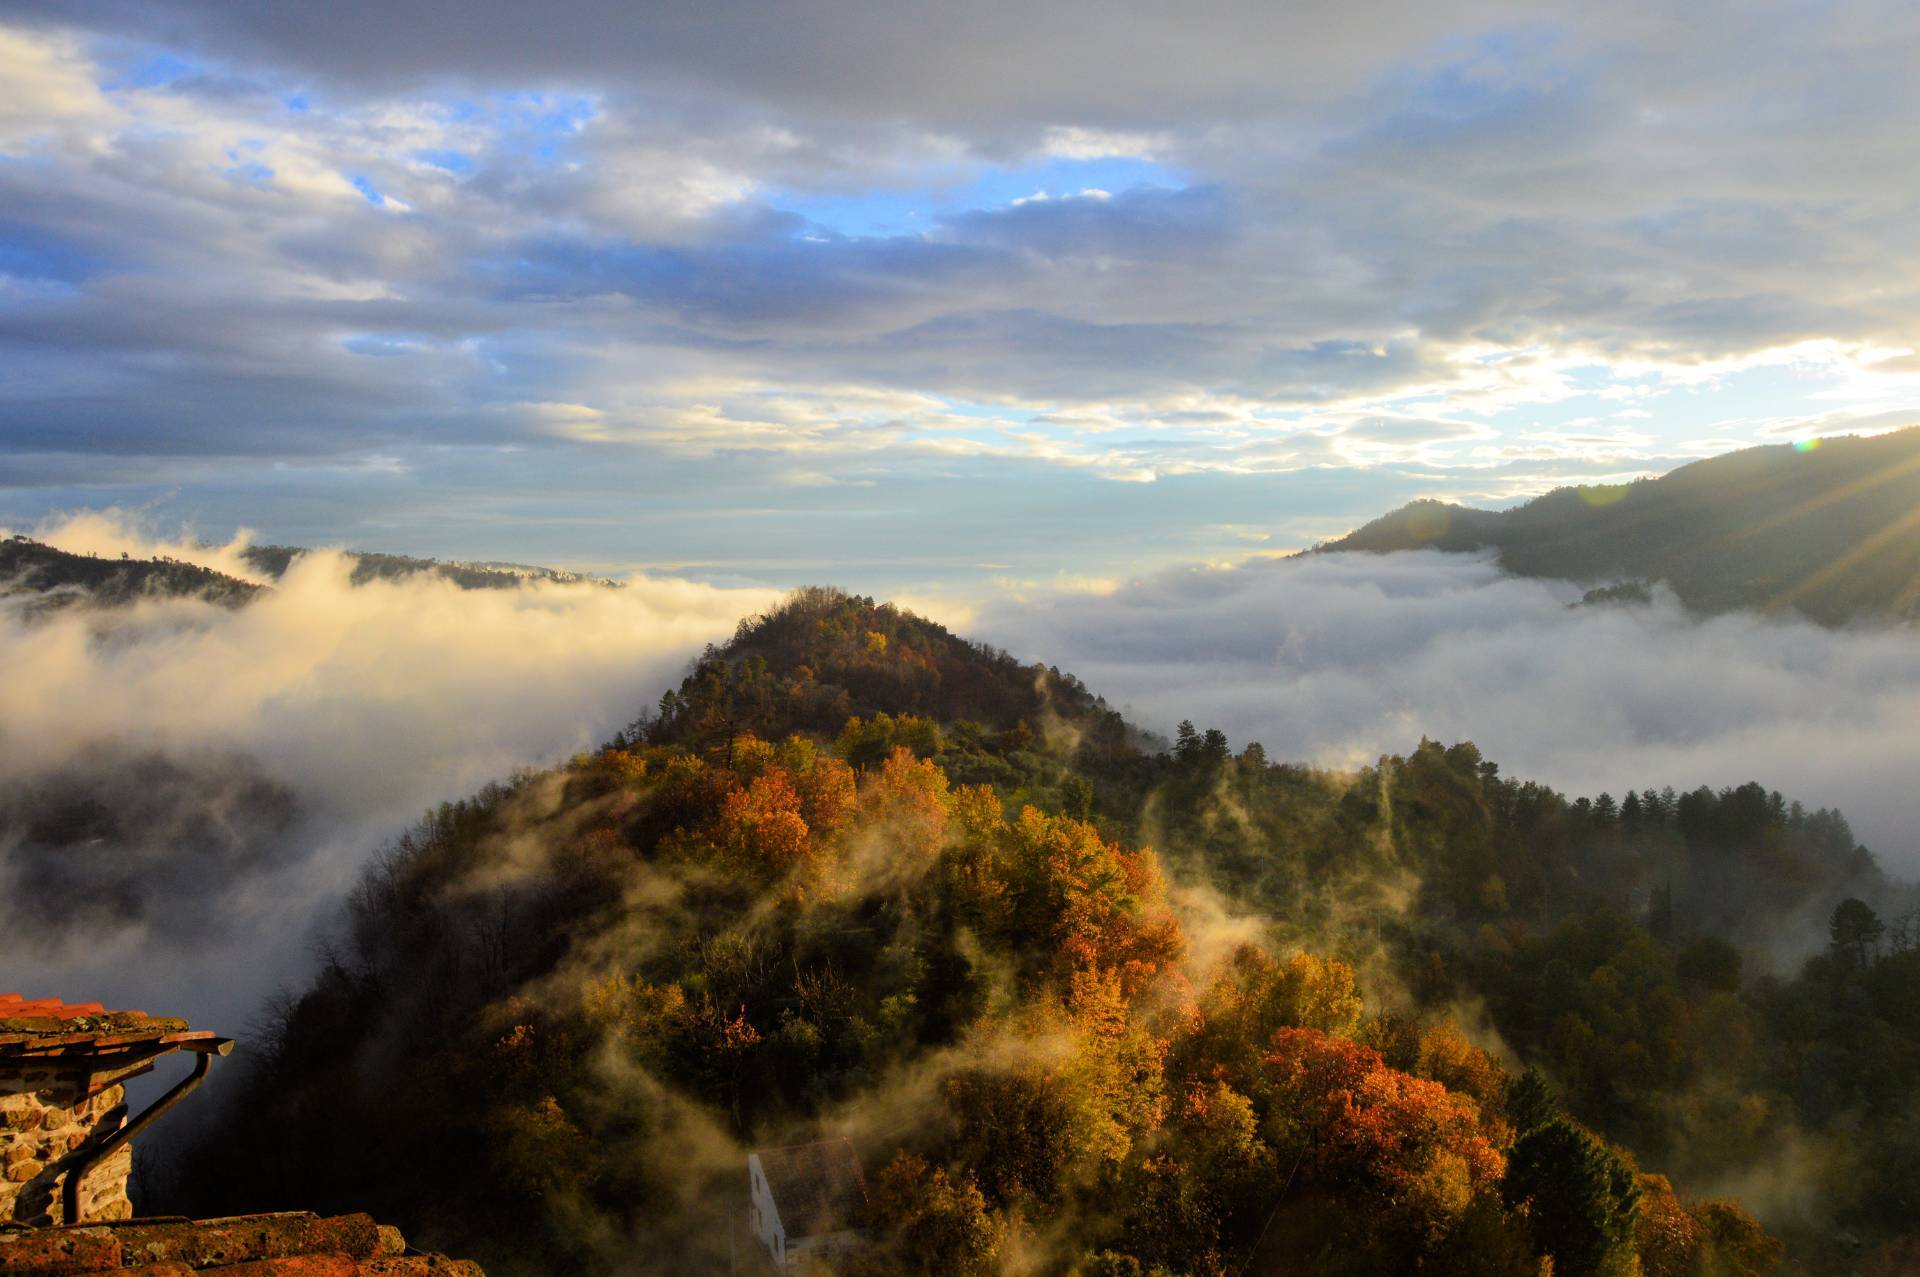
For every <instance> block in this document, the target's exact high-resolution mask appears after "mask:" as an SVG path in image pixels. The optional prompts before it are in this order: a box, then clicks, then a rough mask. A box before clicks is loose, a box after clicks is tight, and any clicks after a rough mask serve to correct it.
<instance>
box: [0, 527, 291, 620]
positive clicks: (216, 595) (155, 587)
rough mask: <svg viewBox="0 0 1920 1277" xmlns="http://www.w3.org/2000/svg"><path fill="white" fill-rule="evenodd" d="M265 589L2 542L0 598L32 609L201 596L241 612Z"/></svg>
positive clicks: (151, 564)
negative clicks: (14, 599)
mask: <svg viewBox="0 0 1920 1277" xmlns="http://www.w3.org/2000/svg"><path fill="white" fill-rule="evenodd" d="M260 589H261V587H260V586H257V585H254V584H253V583H252V582H249V581H241V580H237V579H236V578H234V577H230V576H227V575H225V574H224V573H220V572H215V571H214V570H213V569H211V568H203V567H200V566H199V565H198V564H193V563H183V562H181V561H180V560H178V559H130V558H127V557H125V556H122V557H120V558H115V559H102V558H98V557H96V556H94V555H91V554H70V553H68V552H67V551H65V550H56V549H54V548H53V547H52V546H50V545H42V544H41V543H40V542H38V541H34V540H31V539H29V538H27V537H24V536H12V537H7V538H6V539H4V540H0V598H3V597H12V596H17V597H22V598H24V599H25V601H26V602H27V604H28V606H29V607H30V608H33V609H45V608H58V607H69V606H72V605H74V604H77V603H87V604H90V605H93V606H98V607H115V606H118V605H121V604H126V603H132V602H135V601H137V600H139V599H143V598H176V597H197V598H204V599H206V600H208V601H209V602H212V603H218V604H221V605H222V606H225V607H238V606H240V605H241V604H243V603H245V602H247V601H248V600H249V599H251V598H253V597H254V595H256V594H258V593H259V592H260Z"/></svg>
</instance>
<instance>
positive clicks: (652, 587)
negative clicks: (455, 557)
mask: <svg viewBox="0 0 1920 1277" xmlns="http://www.w3.org/2000/svg"><path fill="white" fill-rule="evenodd" d="M116 529H117V531H116ZM51 539H53V540H55V541H57V542H60V543H63V544H67V545H71V546H76V547H88V548H93V549H97V550H98V551H99V552H101V553H103V554H104V555H106V556H108V557H117V555H118V553H119V551H120V550H121V549H123V548H124V549H128V550H131V551H133V552H135V553H142V552H146V553H151V552H154V551H166V550H172V551H180V552H182V554H177V555H176V557H183V556H184V554H185V553H186V552H188V551H190V549H191V547H190V546H189V545H186V544H182V543H172V544H156V543H153V542H150V541H146V540H145V539H144V538H143V537H141V536H140V535H139V534H138V533H137V532H135V531H133V530H132V529H131V528H129V527H128V526H127V525H126V524H125V523H124V522H117V521H115V520H113V519H111V518H107V517H90V518H86V519H82V520H76V521H75V522H74V523H73V524H70V525H69V526H68V528H67V529H65V530H61V529H55V530H53V532H52V538H51ZM238 548H239V543H238V542H236V543H234V544H231V545H228V546H224V547H219V548H217V549H211V550H208V549H206V548H204V547H203V548H201V549H200V551H199V552H198V553H196V554H194V555H193V557H196V558H199V559H200V560H201V561H203V562H207V563H209V564H210V565H212V566H219V567H225V568H231V567H232V566H233V565H234V561H235V560H234V556H235V554H236V552H237V550H238ZM351 568H352V565H351V563H350V561H348V560H346V559H344V558H343V557H341V556H340V555H337V554H332V553H326V552H320V553H315V554H311V555H308V556H306V557H304V558H301V559H299V560H296V562H295V563H294V565H293V567H292V569H291V570H290V571H289V572H288V574H287V575H286V577H285V579H284V580H283V581H282V582H281V583H280V584H279V586H278V587H277V588H276V589H275V590H273V591H272V592H271V593H269V594H267V595H264V596H262V597H260V598H259V599H257V600H256V601H255V602H253V603H251V604H249V605H247V606H246V607H243V608H240V609H238V610H231V611H230V610H226V609H222V608H219V607H215V606H213V605H210V604H205V603H200V602H197V601H190V600H177V599H176V600H169V601H154V602H148V603H142V604H139V605H137V606H134V607H131V608H126V609H120V610H115V611H111V612H98V611H82V610H69V611H64V612H59V613H55V614H53V615H50V616H45V617H42V618H39V619H32V620H30V619H28V618H27V617H26V616H25V615H24V614H23V613H22V612H21V611H20V609H19V608H18V607H17V606H7V607H5V608H3V609H0V663H4V665H5V668H6V669H7V671H8V674H7V678H6V679H5V680H3V681H0V782H5V783H14V782H21V781H33V780H34V779H35V778H44V777H48V776H54V775H57V774H59V773H61V772H62V771H63V769H66V768H69V767H72V766H77V765H83V764H84V763H85V762H86V760H87V759H89V758H92V757H95V756H97V754H98V751H100V750H101V749H103V748H108V749H112V750H115V751H121V752H122V753H125V754H128V755H132V756H139V755H145V754H157V755H159V756H161V757H164V758H168V759H174V760H180V761H181V763H182V765H184V766H188V767H194V768H197V767H204V766H207V765H208V764H207V763H206V761H205V760H208V759H220V758H230V757H238V758H240V759H243V760H249V761H250V762H251V764H253V765H255V766H257V768H258V769H259V770H260V772H261V773H262V774H263V775H265V776H266V777H267V778H269V779H270V780H272V781H275V782H278V783H280V784H282V785H284V786H286V787H287V788H288V789H289V790H290V791H291V792H292V793H293V794H294V795H295V796H296V797H297V799H298V801H299V804H300V808H301V815H300V818H299V820H298V822H297V823H296V824H295V825H294V826H293V828H292V829H291V830H290V831H288V833H287V834H286V835H285V837H286V839H287V840H288V844H289V845H287V846H285V847H281V848H278V849H276V850H275V851H274V853H273V854H272V855H270V856H265V857H264V859H265V863H264V864H263V866H262V867H261V869H260V870H259V872H258V873H257V874H255V875H253V876H244V875H243V876H241V877H239V878H237V879H236V880H234V881H232V882H230V883H228V884H227V887H226V890H225V891H223V892H216V893H214V898H210V899H199V900H193V901H186V902H182V903H181V904H180V906H179V907H178V909H176V910H172V911H170V912H169V914H168V916H164V917H152V918H141V919H136V920H134V921H132V922H131V923H130V924H129V925H127V926H126V927H125V928H124V929H122V930H121V931H120V932H119V933H118V934H113V933H111V932H110V931H108V930H106V929H104V928H103V929H96V930H93V931H90V932H89V933H88V934H87V936H86V939H85V943H84V944H79V945H74V946H55V947H52V948H48V947H46V946H45V945H44V944H43V943H42V942H40V941H37V940H35V939H34V938H32V937H27V936H21V935H14V936H11V937H6V936H0V966H4V967H5V969H6V970H7V971H8V973H9V975H10V977H11V978H12V979H14V980H15V981H17V982H20V983H24V984H28V985H31V986H33V987H37V988H42V987H43V988H50V989H85V990H87V991H88V994H89V996H93V997H104V998H107V999H109V1000H112V1001H114V1002H116V1003H117V1004H120V1005H133V1006H147V1005H149V1004H152V1003H163V1004H164V1005H158V1006H155V1007H154V1009H155V1010H164V1011H168V1012H178V1013H183V1014H189V1015H198V1016H206V1017H212V1018H213V1020H214V1022H215V1026H216V1027H222V1028H227V1029H229V1030H233V1029H238V1028H241V1027H243V1026H244V1024H245V1023H246V1019H247V1017H249V1016H250V1015H251V1014H252V1012H253V1010H254V1008H255V1006H256V1004H257V1001H258V998H259V996H260V995H261V994H263V993H264V992H266V991H267V990H268V989H269V988H270V987H271V984H272V982H273V981H275V980H277V979H283V978H291V977H292V976H293V975H295V974H297V973H298V971H299V970H300V969H302V968H303V967H304V966H305V965H306V963H307V961H308V955H307V953H306V951H305V949H304V945H305V944H306V943H307V940H308V937H309V934H310V931H311V929H312V927H313V926H314V925H315V924H316V923H317V922H319V921H322V920H324V918H325V905H326V904H327V902H329V901H331V900H334V899H337V898H338V895H339V893H340V892H341V891H342V890H343V889H344V888H345V887H347V886H348V885H349V884H350V883H351V882H352V881H353V880H354V879H355V878H356V877H357V875H358V873H359V871H360V869H361V867H362V866H363V865H364V864H365V863H366V861H367V859H368V857H369V856H370V855H371V854H372V853H373V852H374V851H375V850H377V849H378V848H379V847H380V846H381V845H382V844H383V843H385V842H386V841H387V840H389V839H390V838H392V837H393V836H394V835H396V834H397V833H398V832H400V831H401V830H402V829H403V828H405V827H406V826H407V825H408V824H410V823H411V822H412V821H414V820H416V819H418V817H419V816H420V814H421V813H422V812H423V811H425V810H427V809H428V808H429V807H431V806H433V805H435V804H437V803H440V802H443V801H449V800H453V799H458V798H461V797H464V796H466V795H468V794H469V793H471V792H472V791H473V790H475V789H477V788H478V787H479V786H480V785H482V784H484V783H486V782H488V781H491V780H497V779H502V778H504V777H506V776H508V775H509V774H510V773H511V772H512V771H513V770H514V769H515V768H517V767H521V766H527V765H535V764H544V763H548V762H552V761H555V760H557V759H559V758H563V757H565V756H566V755H567V754H569V753H570V752H572V751H575V750H578V749H581V748H585V747H588V746H591V745H593V744H595V743H597V742H599V741H601V740H604V739H606V738H607V737H608V736H610V735H611V734H612V733H613V731H614V730H615V729H617V728H618V727H620V726H622V725H623V724H624V723H626V722H627V721H628V720H629V719H631V718H632V717H633V716H634V715H635V714H636V713H638V712H639V711H640V710H642V709H644V708H646V707H648V706H650V705H652V704H653V703H654V702H655V701H656V700H657V699H658V697H659V694H660V693H661V692H662V691H663V690H665V688H666V687H668V686H670V685H671V684H672V682H673V681H675V680H676V679H677V678H678V677H679V674H680V672H681V670H682V668H683V666H684V663H685V662H686V661H687V660H688V659H689V658H690V657H691V656H692V655H693V654H694V653H696V652H697V651H698V650H699V649H700V647H701V646H702V645H703V644H705V643H707V642H710V641H714V640H719V639H723V638H725V637H726V636H727V635H728V634H729V633H730V632H731V631H732V629H733V627H734V625H735V624H736V623H737V622H738V620H739V619H740V617H741V616H743V615H745V614H747V613H750V612H754V611H758V610H761V609H763V608H765V607H766V606H768V605H770V604H771V603H773V602H775V601H776V598H777V596H776V595H775V594H773V593H772V592H769V591H765V590H755V589H722V588H716V587H713V586H708V585H700V584H695V583H692V582H688V581H682V580H674V579H670V578H658V577H635V578H633V579H631V580H629V581H628V582H627V583H626V586H625V588H623V589H618V590H612V589H607V588H604V587H600V586H593V585H555V584H533V585H528V586H526V587H523V588H520V589H513V590H472V591H463V590H460V589H459V588H458V587H456V586H454V585H453V584H452V583H450V582H446V581H443V580H440V579H438V578H426V577H414V578H409V579H406V580H402V581H375V582H371V583H368V584H365V585H361V586H351V585H349V583H348V577H349V574H350V572H351ZM183 990H184V991H185V992H184V993H183Z"/></svg>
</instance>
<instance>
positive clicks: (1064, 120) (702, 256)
mask: <svg viewBox="0 0 1920 1277" xmlns="http://www.w3.org/2000/svg"><path fill="white" fill-rule="evenodd" d="M1916 65H1920V9H1916V8H1915V6H1913V5H1912V4H1911V3H1907V2H1906V0H1887V2H1885V3H1881V2H1878V0H1827V2H1817V0H1790V2H1789V0H1748V2H1744V3H1738V4H1732V3H1719V2H1715V0H1704V2H1703V3H1699V4H1692V5H1684V6H1681V5H1672V4H1668V3H1641V2H1638V0H1623V2H1622V3H1617V4H1606V5H1594V4H1590V3H1582V4H1574V3H1557V2H1551V0H1524V2H1523V0H1459V2H1456V3H1447V4H1434V3H1430V2H1429V0H1384V2H1379V3H1366V4H1356V3H1338V4H1333V3H1311V4H1293V5H1274V4H1271V3H1264V2H1258V3H1245V4H1236V3H1212V4H1199V5H1178V6H1175V5H1161V4H1154V5H1147V4H1117V5H1116V4H1112V3H1106V2H1102V3H1098V4H1095V3H1091V2H1090V0H1060V2H1057V3H1052V4H1048V5H1044V6H1034V5H1032V4H1029V3H1024V2H1022V3H1012V2H1010V0H983V2H982V3H978V4H969V5H926V4H914V3H909V4H900V3H898V2H897V0H896V2H894V3H887V4H870V3H854V2H849V0H835V2H833V3H825V2H823V0H787V2H785V3H779V4H775V3H771V2H766V3H715V4H706V5H698V6H694V5H684V4H664V3H663V4H646V5H633V4H627V3H614V2H613V0H576V2H574V3H570V4H546V5H528V4H525V3H521V2H518V0H515V2H512V3H509V2H508V0H472V2H470V3H467V4H463V5H461V6H459V7H458V8H457V10H450V9H448V8H446V7H445V6H438V5H393V4H390V3H385V2H382V3H378V4H376V3H373V2H372V0H336V2H335V3H331V4H326V5H292V4H246V5H232V4H225V3H219V4H213V3H205V4H202V3H190V2H188V0H139V2H138V3H134V2H132V0H61V2H60V3H41V2H39V0H4V3H0V522H5V523H9V524H11V525H13V526H32V525H34V524H35V523H36V522H38V521H40V520H44V519H46V518H48V517H50V516H54V515H58V514H60V513H62V512H72V511H79V510H88V509H99V508H104V507H115V508H118V509H121V510H125V511H133V512H136V513H138V514H140V515H141V516H142V517H143V518H146V519H148V520H149V521H150V522H152V523H154V524H157V525H165V526H174V527H186V528H189V529H200V530H202V531H203V533H204V534H206V535H209V536H212V537H214V538H215V539H224V538H225V537H226V536H227V535H228V534H229V533H230V532H231V531H232V530H233V529H234V528H236V527H239V526H246V527H249V528H252V529H254V530H255V531H256V533H257V534H258V535H259V537H260V538H261V539H263V540H269V541H280V542H290V543H296V544H329V545H347V546H353V547H357V548H367V549H381V550H387V551H393V552H404V553H415V554H431V555H440V556H447V557H465V558H479V559H487V558H501V559H514V560H519V561H532V562H544V563H551V564H555V565H558V566H568V567H576V568H584V569H590V570H596V571H642V572H647V573H652V574H664V575H677V576H684V577H691V578H695V579H699V580H703V581H707V582H710V583H714V584H716V585H723V586H740V587H747V586H789V585H793V584H797V583H801V582H807V581H823V582H830V583H834V584H841V585H845V586H849V587H852V588H855V589H859V590H865V591H869V592H874V593H884V594H888V595H906V596H911V595H914V594H916V593H919V594H927V595H932V594H939V593H942V592H945V593H948V594H954V595H972V596H975V597H979V596H982V595H985V594H989V593H991V592H992V591H994V590H996V589H1001V588H1004V587H1007V586H1009V585H1012V586H1020V585H1022V584H1023V583H1024V584H1032V583H1047V582H1062V581H1068V582H1070V581H1074V580H1079V579H1101V578H1113V577H1115V576H1122V575H1127V574H1131V573H1137V572H1142V571H1150V570H1153V569H1156V568H1162V567H1167V566H1170V565H1173V564H1178V563H1185V562H1209V561H1221V560H1231V559H1239V558H1244V557H1245V556H1246V555H1248V554H1250V553H1260V552H1267V551H1280V550H1286V549H1291V548H1293V547H1297V546H1301V545H1306V544H1310V543H1312V542H1314V541H1317V540H1320V539H1323V538H1327V537H1331V536H1335V535H1338V534H1340V533H1342V532H1344V531H1346V530H1347V529H1349V528H1351V527H1353V526H1355V525H1356V524H1358V523H1360V522H1363V521H1364V520H1365V519H1367V518H1369V517H1371V516H1373V515H1374V514H1377V513H1380V512H1382V511H1384V510H1386V509H1389V508H1392V507H1394V506H1397V505H1399V504H1401V503H1402V502H1404V501H1406V500H1408V499H1411V498H1413V497H1415V496H1423V495H1424V496H1438V497H1444V498H1448V499H1456V500H1464V501H1469V502H1474V503H1479V504H1484V505H1498V504H1502V503H1510V502H1513V501H1516V500H1518V499H1521V498H1523V497H1525V496H1527V495H1530V494H1533V493H1537V492H1540V491H1543V490H1545V489H1547V488H1550V487H1552V486H1554V485H1556V484H1560V483H1564V482H1569V481H1577V480H1582V479H1594V478H1621V477H1626V476H1631V475H1638V474H1644V473H1655V472H1660V471H1664V470H1667V469H1670V468H1672V467H1673V466H1675V465H1678V464H1682V463H1684V462H1685V461H1687V460H1689V459H1693V458H1697V457H1701V456H1706V455H1710V454H1713V453H1715V452H1719V451H1724V450H1727V449H1731V448H1736V447H1741V446H1747V445H1750V444H1753V443H1758V442H1770V441H1771V442H1777V441H1781V440H1787V439H1799V438H1804V437H1809V436H1813V435H1819V434H1835V433H1844V432H1849V431H1873V430H1882V429H1890V428H1893V427H1896V426H1900V425H1905V424H1909V423H1912V422H1914V421H1920V411H1916V410H1915V405H1916V403H1920V396H1916V390H1920V353H1916V351H1917V350H1920V241H1916V240H1915V238H1914V236H1913V235H1912V228H1913V226H1914V225H1915V224H1916V218H1917V217H1920V133H1917V132H1916V131H1915V130H1914V129H1913V128H1912V121H1913V119H1914V118H1916V116H1920V78H1916V77H1915V76H1914V75H1913V73H1912V72H1913V68H1914V67H1915V66H1916Z"/></svg>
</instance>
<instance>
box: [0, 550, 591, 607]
mask: <svg viewBox="0 0 1920 1277" xmlns="http://www.w3.org/2000/svg"><path fill="white" fill-rule="evenodd" d="M305 553H307V551H306V549H305V548H304V547H301V546H292V545H257V546H250V547H248V548H247V549H246V550H243V551H242V552H241V557H242V558H244V559H245V560H246V561H247V563H248V564H249V565H250V566H251V567H252V568H254V570H256V571H258V572H259V573H260V574H261V575H263V576H267V577H271V578H273V579H274V580H278V579H279V578H280V577H282V576H284V575H286V572H287V569H288V567H290V566H291V565H292V563H293V561H294V559H296V558H297V557H299V556H300V555H302V554H305ZM347 557H348V558H350V559H352V560H353V561H354V564H353V576H352V581H353V584H355V585H365V584H367V583H368V582H370V581H396V580H400V579H402V578H405V577H410V576H416V575H419V574H422V573H426V574H431V575H433V576H438V577H442V578H444V579H446V580H448V581H451V582H453V583H454V584H455V585H457V586H459V587H460V588H461V589H463V590H513V589H518V588H519V587H520V586H522V585H526V584H527V583H529V582H550V583H553V584H557V585H597V586H602V587H604V588H606V589H609V590H617V589H620V588H621V586H620V582H618V581H613V580H609V579H608V578H606V577H595V576H583V575H581V574H580V573H577V572H567V571H563V570H561V569H559V568H543V567H536V566H533V565H531V564H525V563H462V562H442V561H441V560H439V559H416V558H411V557H409V556H407V555H404V554H375V553H356V552H353V551H348V552H347ZM271 588H272V587H271V586H268V585H261V584H258V583H255V582H253V581H242V580H240V579H239V578H238V577H233V576H228V575H227V574H225V573H223V572H217V571H215V570H213V569H212V568H205V567H201V566H200V565H199V564H197V563H187V562H185V561H183V560H180V559H172V558H167V557H164V556H162V557H160V558H153V559H136V558H131V557H129V556H127V555H121V556H120V557H118V558H110V559H103V558H100V557H98V556H97V555H92V554H74V553H72V552H70V551H67V550H61V549H57V548H55V547H53V546H51V545H46V544H43V543H42V542H39V541H35V540H33V539H32V538H30V537H26V536H18V535H16V536H11V537H8V538H6V539H5V540H0V598H14V599H22V600H24V602H25V606H26V607H27V608H28V610H29V611H30V612H36V613H38V612H45V611H50V610H54V609H57V608H63V607H71V606H74V605H76V604H80V603H86V604H89V605H91V606H94V607H118V606H120V605H122V604H126V603H132V602H134V601H136V600H138V599H152V598H204V599H206V600H208V601H209V602H212V603H218V604H220V605H221V606H223V607H239V606H240V605H241V604H243V603H248V602H251V601H252V600H253V599H255V598H257V597H258V596H259V595H260V593H261V592H262V591H263V590H268V589H271Z"/></svg>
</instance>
